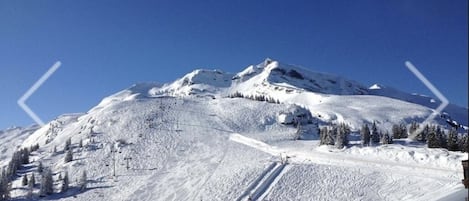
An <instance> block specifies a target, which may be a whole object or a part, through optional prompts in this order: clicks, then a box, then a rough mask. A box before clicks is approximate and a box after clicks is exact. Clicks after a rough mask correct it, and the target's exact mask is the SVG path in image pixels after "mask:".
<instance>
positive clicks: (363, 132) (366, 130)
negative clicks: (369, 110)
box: [360, 124, 371, 146]
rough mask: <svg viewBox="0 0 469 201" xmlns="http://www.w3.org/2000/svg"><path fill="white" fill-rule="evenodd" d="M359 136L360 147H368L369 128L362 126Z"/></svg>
mask: <svg viewBox="0 0 469 201" xmlns="http://www.w3.org/2000/svg"><path fill="white" fill-rule="evenodd" d="M360 135H361V138H362V139H361V142H362V146H368V145H370V138H371V136H370V128H368V125H366V124H365V125H363V126H362V129H361V130H360Z"/></svg>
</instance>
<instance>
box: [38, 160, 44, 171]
mask: <svg viewBox="0 0 469 201" xmlns="http://www.w3.org/2000/svg"><path fill="white" fill-rule="evenodd" d="M43 171H44V167H43V166H42V162H41V161H39V164H38V165H37V172H39V173H42V172H43Z"/></svg>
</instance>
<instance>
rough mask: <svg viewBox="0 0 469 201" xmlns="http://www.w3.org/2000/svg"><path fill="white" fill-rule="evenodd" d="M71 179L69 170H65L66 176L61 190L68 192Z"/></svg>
mask: <svg viewBox="0 0 469 201" xmlns="http://www.w3.org/2000/svg"><path fill="white" fill-rule="evenodd" d="M68 185H69V179H68V171H65V176H64V178H63V179H62V190H61V192H62V193H63V192H66V191H67V190H68Z"/></svg>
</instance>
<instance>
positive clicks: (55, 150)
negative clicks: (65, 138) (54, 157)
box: [52, 145, 57, 154]
mask: <svg viewBox="0 0 469 201" xmlns="http://www.w3.org/2000/svg"><path fill="white" fill-rule="evenodd" d="M52 153H54V154H55V153H57V146H56V145H54V148H53V149H52Z"/></svg>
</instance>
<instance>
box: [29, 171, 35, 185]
mask: <svg viewBox="0 0 469 201" xmlns="http://www.w3.org/2000/svg"><path fill="white" fill-rule="evenodd" d="M28 184H29V185H32V186H33V187H34V185H36V177H35V176H34V172H33V173H32V174H31V178H30V179H29V183H28Z"/></svg>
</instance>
